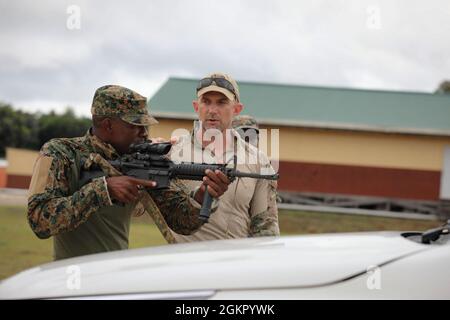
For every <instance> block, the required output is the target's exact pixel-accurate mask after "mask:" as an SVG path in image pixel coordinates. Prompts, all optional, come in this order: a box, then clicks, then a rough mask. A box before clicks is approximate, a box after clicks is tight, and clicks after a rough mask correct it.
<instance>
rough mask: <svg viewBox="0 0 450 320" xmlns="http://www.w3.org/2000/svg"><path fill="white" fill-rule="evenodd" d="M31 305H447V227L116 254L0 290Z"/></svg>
mask: <svg viewBox="0 0 450 320" xmlns="http://www.w3.org/2000/svg"><path fill="white" fill-rule="evenodd" d="M422 238H423V240H424V242H429V244H425V243H422V241H421V240H422ZM30 298H33V299H34V298H38V299H39V298H46V299H47V298H49V299H264V300H267V299H450V242H449V236H448V225H447V226H446V227H443V228H440V229H434V230H432V232H428V233H427V235H425V236H424V235H423V234H422V233H412V232H410V233H401V232H368V233H346V234H322V235H305V236H289V237H277V238H272V237H269V238H253V239H239V240H221V241H208V242H197V243H191V244H177V245H167V246H160V247H152V248H144V249H134V250H125V251H115V252H109V253H102V254H95V255H89V256H84V257H78V258H73V259H67V260H62V261H57V262H52V263H48V264H44V265H41V266H38V267H35V268H32V269H29V270H26V271H24V272H21V273H19V274H17V275H15V276H13V277H11V278H8V279H6V280H4V281H2V282H1V283H0V299H30Z"/></svg>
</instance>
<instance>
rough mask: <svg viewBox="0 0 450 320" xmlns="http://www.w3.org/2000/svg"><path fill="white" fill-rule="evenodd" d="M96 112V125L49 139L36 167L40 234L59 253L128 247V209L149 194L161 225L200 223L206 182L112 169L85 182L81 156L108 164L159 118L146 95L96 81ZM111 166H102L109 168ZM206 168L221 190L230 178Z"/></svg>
mask: <svg viewBox="0 0 450 320" xmlns="http://www.w3.org/2000/svg"><path fill="white" fill-rule="evenodd" d="M91 113H92V120H93V127H92V128H91V129H89V131H88V132H87V133H86V135H85V136H83V137H78V138H59V139H52V140H50V141H49V142H47V143H46V144H45V145H44V146H43V147H42V149H41V151H40V154H39V157H38V159H37V160H36V163H35V166H34V169H33V176H32V179H31V183H30V189H29V197H28V221H29V224H30V226H31V228H32V230H33V231H34V233H35V234H36V235H37V236H38V237H39V238H41V239H45V238H48V237H50V236H53V240H54V241H53V243H54V258H55V259H56V260H58V259H64V258H69V257H73V256H80V255H86V254H91V253H97V252H104V251H112V250H120V249H127V248H128V236H129V227H130V217H131V215H132V214H133V213H134V212H135V211H136V210H138V204H141V205H142V201H141V199H147V202H145V204H146V205H144V207H145V208H146V209H147V211H148V210H151V211H152V213H153V211H158V213H159V214H160V215H159V216H158V215H152V217H153V218H154V220H155V222H156V223H157V225H158V227H160V230H161V228H167V230H166V231H167V234H169V235H170V231H169V227H170V228H171V229H172V230H176V231H177V232H179V233H181V234H190V233H192V232H194V231H196V230H197V229H198V228H199V227H200V226H201V225H202V222H201V221H200V219H198V215H199V208H200V207H201V202H202V199H203V193H202V190H204V189H202V190H199V192H197V193H195V194H192V195H190V194H189V191H188V190H187V188H186V187H185V186H184V185H183V184H182V183H180V182H178V181H172V183H171V185H170V188H169V189H165V190H151V188H152V187H154V186H155V182H153V181H146V180H140V179H135V178H132V177H127V176H121V175H117V176H111V175H110V174H106V176H105V177H100V178H95V179H92V180H91V181H90V182H88V183H87V184H84V185H81V183H80V179H79V177H80V170H81V163H85V164H87V163H89V162H90V161H92V160H94V159H100V160H103V162H104V163H106V164H108V162H107V161H105V160H113V159H117V158H118V157H119V156H120V155H122V154H125V153H127V152H128V151H129V146H130V145H131V144H132V143H136V142H142V141H144V140H146V139H147V134H148V127H149V126H150V125H152V124H155V123H157V121H156V120H155V119H154V118H153V117H151V116H150V115H149V114H148V111H147V107H146V98H145V97H143V96H141V95H139V94H138V93H136V92H134V91H132V90H130V89H127V88H124V87H120V86H113V85H108V86H103V87H101V88H99V89H97V91H96V92H95V95H94V99H93V103H92V109H91ZM100 163H102V162H101V161H100ZM111 168H112V167H111ZM111 168H108V167H105V168H102V169H103V170H104V171H105V173H108V172H110V173H112V172H113V171H108V170H114V168H112V169H111ZM119 174H120V173H119ZM207 176H208V178H209V181H214V183H210V182H207V181H205V184H207V185H208V186H209V188H208V189H209V191H210V193H211V195H212V196H213V197H219V196H221V195H222V194H223V193H224V192H225V191H226V189H227V186H228V184H229V181H228V179H227V178H226V176H225V175H223V174H221V175H218V174H216V173H213V172H211V171H209V172H207ZM144 188H147V189H146V190H143V189H144ZM148 195H150V197H148ZM146 197H147V198H146ZM141 209H142V207H141ZM159 211H160V212H159ZM161 226H162V227H161ZM161 231H162V232H163V234H164V235H165V230H161ZM166 239H167V237H166ZM168 241H169V240H168ZM172 242H173V241H172Z"/></svg>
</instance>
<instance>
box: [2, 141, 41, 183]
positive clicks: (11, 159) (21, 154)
mask: <svg viewBox="0 0 450 320" xmlns="http://www.w3.org/2000/svg"><path fill="white" fill-rule="evenodd" d="M38 154H39V152H38V151H33V150H26V149H16V148H6V160H7V161H8V167H7V168H6V173H7V174H8V175H20V176H31V174H32V173H33V165H34V162H35V161H36V158H37V156H38Z"/></svg>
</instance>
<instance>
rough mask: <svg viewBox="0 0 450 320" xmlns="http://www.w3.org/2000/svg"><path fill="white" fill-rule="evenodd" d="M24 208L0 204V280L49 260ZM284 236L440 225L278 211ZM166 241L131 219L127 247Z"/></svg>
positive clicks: (47, 244)
mask: <svg viewBox="0 0 450 320" xmlns="http://www.w3.org/2000/svg"><path fill="white" fill-rule="evenodd" d="M25 211H26V208H25V207H23V206H0V279H3V278H6V277H9V276H11V275H13V274H15V273H17V272H19V271H22V270H25V269H27V268H30V267H33V266H36V265H39V264H42V263H45V262H49V261H51V260H52V240H51V239H47V240H40V239H38V238H37V237H36V236H35V235H34V233H33V232H32V231H31V229H30V227H29V226H28V223H27V220H26V215H25ZM279 218H280V229H281V233H282V234H283V235H287V234H306V233H327V232H353V231H375V230H418V231H422V230H425V229H428V228H433V227H436V226H439V225H441V222H438V221H421V220H405V219H392V218H379V217H369V216H355V215H345V214H328V213H312V212H298V211H283V212H280V215H279ZM163 244H166V241H165V240H164V238H163V237H162V236H161V234H160V233H159V231H158V229H157V228H156V226H155V225H154V224H153V223H152V222H151V220H150V218H148V217H147V216H143V217H140V218H133V222H132V226H131V234H130V248H140V247H147V246H157V245H163Z"/></svg>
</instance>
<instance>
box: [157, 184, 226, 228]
mask: <svg viewBox="0 0 450 320" xmlns="http://www.w3.org/2000/svg"><path fill="white" fill-rule="evenodd" d="M149 194H150V195H151V197H152V199H153V200H154V201H155V203H156V205H157V206H158V208H159V210H160V211H161V214H162V215H163V216H164V219H165V220H166V222H167V224H168V226H169V227H170V228H171V229H172V230H173V231H175V232H176V233H179V234H183V235H190V234H192V233H194V232H195V231H197V230H198V229H199V228H200V227H201V226H202V225H203V222H202V221H201V220H200V219H199V214H200V208H201V205H200V204H199V203H198V202H197V201H195V200H194V198H193V194H191V192H190V191H189V189H188V188H187V187H186V186H185V185H184V184H183V183H182V182H181V181H180V180H177V179H173V180H172V181H171V183H170V188H168V189H163V190H150V191H149ZM216 209H217V204H215V205H214V204H213V206H212V208H211V212H214V211H215V210H216Z"/></svg>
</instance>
